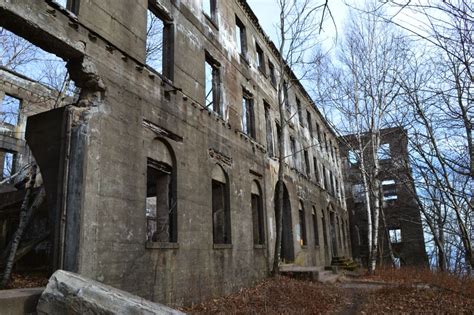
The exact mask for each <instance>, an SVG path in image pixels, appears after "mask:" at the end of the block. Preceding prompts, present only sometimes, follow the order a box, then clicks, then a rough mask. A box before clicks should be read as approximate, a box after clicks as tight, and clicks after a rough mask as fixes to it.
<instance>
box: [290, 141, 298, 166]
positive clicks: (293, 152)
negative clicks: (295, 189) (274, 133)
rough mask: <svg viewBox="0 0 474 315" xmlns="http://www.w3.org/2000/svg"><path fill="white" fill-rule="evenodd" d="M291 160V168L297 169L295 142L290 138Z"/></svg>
mask: <svg viewBox="0 0 474 315" xmlns="http://www.w3.org/2000/svg"><path fill="white" fill-rule="evenodd" d="M290 150H291V159H292V160H293V167H294V168H298V157H297V155H296V140H295V138H293V137H290Z"/></svg>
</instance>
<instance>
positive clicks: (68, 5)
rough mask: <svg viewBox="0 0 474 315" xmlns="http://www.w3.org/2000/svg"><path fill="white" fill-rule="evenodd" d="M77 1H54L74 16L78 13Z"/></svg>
mask: <svg viewBox="0 0 474 315" xmlns="http://www.w3.org/2000/svg"><path fill="white" fill-rule="evenodd" d="M79 1H80V0H56V2H57V3H58V4H59V5H61V6H62V7H63V8H65V9H67V10H68V11H71V12H72V13H74V14H78V13H79Z"/></svg>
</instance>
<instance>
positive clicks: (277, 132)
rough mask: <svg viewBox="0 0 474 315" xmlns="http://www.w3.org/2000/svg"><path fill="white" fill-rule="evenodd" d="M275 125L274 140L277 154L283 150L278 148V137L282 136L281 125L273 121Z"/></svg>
mask: <svg viewBox="0 0 474 315" xmlns="http://www.w3.org/2000/svg"><path fill="white" fill-rule="evenodd" d="M275 126H276V141H277V146H276V151H277V152H278V154H280V150H283V148H280V139H281V137H282V135H281V126H280V124H278V122H276V123H275Z"/></svg>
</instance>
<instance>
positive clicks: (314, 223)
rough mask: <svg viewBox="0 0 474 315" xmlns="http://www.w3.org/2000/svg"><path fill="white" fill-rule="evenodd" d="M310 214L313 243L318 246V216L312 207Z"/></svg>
mask: <svg viewBox="0 0 474 315" xmlns="http://www.w3.org/2000/svg"><path fill="white" fill-rule="evenodd" d="M311 215H312V218H313V233H314V245H315V246H319V232H318V217H317V215H316V209H315V208H314V207H313V211H312V213H311Z"/></svg>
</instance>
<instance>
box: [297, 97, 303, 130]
mask: <svg viewBox="0 0 474 315" xmlns="http://www.w3.org/2000/svg"><path fill="white" fill-rule="evenodd" d="M296 108H297V110H298V121H299V122H300V124H301V125H303V110H302V108H301V101H300V99H299V98H298V97H296Z"/></svg>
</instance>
